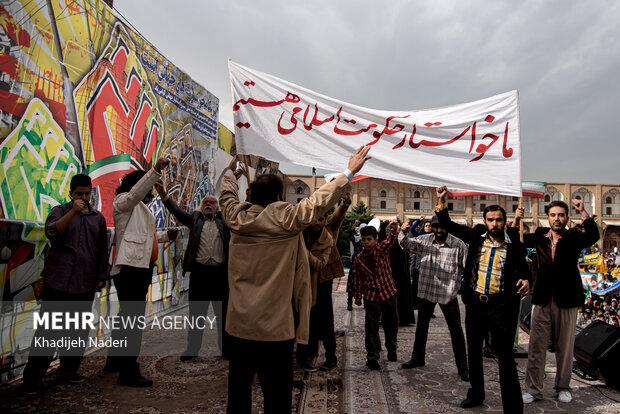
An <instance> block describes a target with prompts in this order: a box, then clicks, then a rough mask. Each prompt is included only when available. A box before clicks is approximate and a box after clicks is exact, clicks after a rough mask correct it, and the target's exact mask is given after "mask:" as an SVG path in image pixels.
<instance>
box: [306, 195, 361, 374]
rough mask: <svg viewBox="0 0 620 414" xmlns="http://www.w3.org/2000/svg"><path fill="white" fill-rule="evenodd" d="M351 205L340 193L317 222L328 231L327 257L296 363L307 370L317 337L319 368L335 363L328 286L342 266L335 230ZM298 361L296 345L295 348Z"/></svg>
mask: <svg viewBox="0 0 620 414" xmlns="http://www.w3.org/2000/svg"><path fill="white" fill-rule="evenodd" d="M350 205H351V194H350V193H347V194H345V195H344V197H342V202H341V203H340V205H339V206H338V208H337V209H336V210H335V211H334V212H333V213H332V214H330V215H329V216H328V217H327V218H326V219H325V220H323V221H322V223H317V224H321V225H322V228H323V232H324V233H328V234H329V235H331V238H332V244H331V246H330V252H331V253H330V254H329V259H328V261H327V264H326V266H325V267H324V268H323V269H321V270H320V273H319V275H320V276H319V283H318V287H317V289H316V291H317V292H316V293H317V294H316V304H315V306H314V307H313V308H312V312H311V315H310V340H309V344H308V347H307V349H306V351H307V352H306V354H305V355H304V357H305V360H304V361H303V362H301V363H300V365H301V366H302V367H303V368H304V369H306V370H309V371H316V367H315V366H314V364H313V363H312V361H311V360H312V359H313V358H314V357H316V356H317V355H318V353H319V340H320V341H323V347H324V348H325V362H324V363H323V365H321V369H322V370H330V369H332V368H335V367H336V366H337V365H338V359H337V358H336V336H335V334H334V308H333V302H332V289H333V282H334V279H336V278H339V277H343V276H344V266H343V265H342V259H341V258H340V253H339V252H338V248H337V243H338V233H339V231H340V226H341V225H342V222H343V221H344V217H345V215H346V214H347V210H348V209H349V206H350ZM297 353H298V356H297V358H298V361H299V347H298V348H297Z"/></svg>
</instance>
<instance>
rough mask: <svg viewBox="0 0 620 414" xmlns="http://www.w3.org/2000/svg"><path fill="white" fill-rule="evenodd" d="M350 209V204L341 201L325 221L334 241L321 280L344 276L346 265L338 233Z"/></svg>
mask: <svg viewBox="0 0 620 414" xmlns="http://www.w3.org/2000/svg"><path fill="white" fill-rule="evenodd" d="M348 209H349V206H348V205H345V204H344V203H340V205H339V206H338V208H337V209H336V211H334V212H333V213H332V214H330V215H329V217H327V220H326V222H325V229H326V230H327V231H328V232H329V234H330V235H331V236H332V239H333V243H332V248H331V254H330V255H329V260H328V262H327V265H326V266H325V268H324V269H323V271H322V272H321V280H320V281H319V282H326V281H328V280H332V279H336V278H338V277H343V276H344V266H343V265H342V259H341V258H340V252H339V251H338V233H339V232H340V226H342V222H343V221H344V217H345V216H346V215H347V210H348Z"/></svg>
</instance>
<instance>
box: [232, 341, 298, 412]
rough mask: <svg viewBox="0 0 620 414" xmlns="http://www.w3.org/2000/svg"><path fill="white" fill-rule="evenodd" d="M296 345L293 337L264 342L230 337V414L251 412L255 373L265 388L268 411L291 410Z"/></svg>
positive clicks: (266, 410) (264, 393) (266, 408)
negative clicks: (294, 348) (294, 345)
mask: <svg viewBox="0 0 620 414" xmlns="http://www.w3.org/2000/svg"><path fill="white" fill-rule="evenodd" d="M293 344H294V339H289V340H287V341H278V342H265V341H251V340H248V339H241V338H237V337H235V336H232V335H231V336H230V361H229V365H228V406H227V409H226V412H227V413H229V414H245V413H250V412H251V408H252V382H253V380H254V375H255V374H258V380H259V381H260V385H261V388H262V389H263V395H264V398H265V414H271V413H278V414H279V413H290V412H291V405H292V402H293Z"/></svg>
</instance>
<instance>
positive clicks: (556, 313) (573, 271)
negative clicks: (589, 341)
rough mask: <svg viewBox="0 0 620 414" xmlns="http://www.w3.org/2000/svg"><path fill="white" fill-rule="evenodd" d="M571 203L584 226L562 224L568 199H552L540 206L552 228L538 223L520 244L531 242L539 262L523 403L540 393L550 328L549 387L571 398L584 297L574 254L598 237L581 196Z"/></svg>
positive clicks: (520, 211) (518, 216)
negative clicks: (552, 370) (553, 366)
mask: <svg viewBox="0 0 620 414" xmlns="http://www.w3.org/2000/svg"><path fill="white" fill-rule="evenodd" d="M573 204H574V206H575V209H576V210H577V212H578V213H579V214H580V215H581V217H582V219H583V228H584V231H581V230H579V229H577V228H571V229H568V230H567V229H566V224H567V223H568V220H569V210H568V205H567V204H566V203H565V202H563V201H552V202H551V203H550V204H549V205H547V206H546V207H545V212H546V213H547V216H548V219H549V226H550V227H551V228H549V227H540V228H538V229H536V232H535V233H534V234H526V235H524V240H523V242H524V244H525V246H526V247H535V248H536V254H537V260H536V261H537V267H538V273H537V275H536V282H535V283H534V296H533V297H532V305H533V306H532V326H531V330H530V345H529V349H528V359H527V372H526V374H525V388H526V392H525V393H524V394H523V402H524V403H526V404H529V403H531V402H533V401H534V400H542V398H543V393H542V389H543V377H544V375H545V359H546V354H547V345H548V343H549V338H550V337H551V332H553V334H554V338H553V344H554V346H555V359H556V367H557V372H556V376H555V387H554V388H555V390H556V391H557V392H558V400H559V401H560V402H564V403H568V402H570V401H571V400H572V396H571V393H570V377H571V373H572V368H573V347H574V345H575V326H576V320H577V308H579V307H581V306H583V304H584V302H585V295H584V293H583V285H582V282H581V275H580V274H579V267H578V261H579V255H580V254H581V250H583V249H585V248H586V247H589V246H591V245H593V244H594V243H596V241H597V240H598V239H599V231H598V228H597V227H596V223H595V222H594V219H592V218H590V216H589V215H588V213H587V212H586V210H585V208H584V206H583V201H581V200H573ZM522 217H523V209H518V211H517V214H516V217H515V223H516V224H518V222H519V221H520V220H521V218H522Z"/></svg>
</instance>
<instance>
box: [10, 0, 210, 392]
mask: <svg viewBox="0 0 620 414" xmlns="http://www.w3.org/2000/svg"><path fill="white" fill-rule="evenodd" d="M218 106H219V100H218V98H216V97H215V96H214V95H213V94H211V93H210V92H209V91H207V90H206V89H205V88H204V87H202V86H201V85H199V84H197V83H196V82H195V81H194V80H192V78H191V77H190V76H189V75H188V74H186V73H184V72H183V71H182V70H180V69H179V68H177V67H176V66H174V64H173V63H171V62H170V61H168V60H167V59H166V57H165V56H163V55H162V54H161V53H160V52H159V51H158V50H157V49H156V48H155V47H154V46H153V45H151V44H150V43H149V42H148V41H147V40H146V39H144V38H143V37H142V36H141V35H139V34H138V33H137V32H136V31H134V30H133V29H132V28H130V27H128V26H127V25H126V24H125V23H124V22H122V21H121V20H120V19H119V18H118V16H116V15H115V14H114V13H113V11H112V9H110V8H109V7H108V6H107V5H106V4H105V3H104V2H103V1H101V0H78V1H75V0H54V1H52V0H34V1H32V0H17V1H13V2H3V4H2V5H0V293H1V297H0V301H2V308H1V312H2V314H1V316H2V321H1V323H2V325H1V326H0V334H1V335H2V336H1V337H0V341H1V343H2V350H1V351H2V354H1V355H0V375H1V378H2V380H7V379H10V378H11V377H14V376H15V375H17V374H18V373H19V371H20V367H21V366H22V365H23V363H24V362H25V360H26V358H27V351H28V347H29V346H30V343H29V338H28V332H27V331H28V330H27V329H24V326H26V325H27V323H25V321H27V320H28V318H31V313H32V310H33V309H36V302H34V300H35V299H37V298H38V295H39V293H40V286H41V280H40V272H41V270H42V268H43V264H44V261H45V253H46V251H47V249H48V241H47V240H46V238H45V234H44V231H43V223H44V221H45V218H46V217H47V215H48V213H49V211H50V210H51V209H52V207H53V206H55V205H58V204H62V203H64V202H66V201H68V199H69V198H68V193H69V182H70V179H71V177H72V176H73V175H74V174H76V173H80V172H84V173H87V174H89V175H90V176H91V178H92V180H93V187H94V188H93V190H94V191H93V199H92V205H93V206H94V207H96V208H97V209H99V210H100V211H101V212H102V213H103V214H104V216H105V217H106V221H107V223H108V226H109V227H110V230H109V233H110V236H112V234H113V226H114V223H113V221H112V200H113V198H114V195H115V190H116V187H118V185H119V179H120V178H121V177H122V176H124V175H125V174H127V173H128V172H130V171H132V170H136V169H149V168H151V166H152V165H153V164H154V163H155V162H156V161H157V159H158V158H160V157H167V158H170V159H171V161H172V163H171V167H170V168H169V169H168V170H167V171H166V174H165V175H164V177H163V180H164V182H165V184H166V187H167V188H168V190H169V193H170V196H171V197H172V198H173V199H174V200H175V201H176V202H177V203H178V204H179V205H180V206H181V207H182V208H184V209H186V210H192V209H194V208H196V207H197V206H198V205H199V202H200V200H201V199H202V197H203V196H204V195H207V194H211V193H212V192H213V186H214V180H215V154H216V151H217V135H218ZM150 208H151V210H152V211H153V213H154V214H155V215H156V217H157V218H158V226H159V227H170V226H176V223H175V222H174V220H173V218H171V217H170V216H169V215H168V214H167V213H166V211H165V209H163V208H162V204H161V202H160V200H159V199H158V198H156V200H155V201H154V202H153V204H152V205H151V206H150ZM183 244H184V243H183V242H182V238H180V239H179V242H177V243H172V244H170V245H168V244H166V245H165V246H163V245H162V246H160V257H159V259H158V267H157V270H156V271H155V272H154V279H153V280H154V283H153V285H152V290H151V292H150V293H149V298H151V300H152V301H153V302H157V301H163V302H166V300H167V298H170V297H172V296H175V297H176V300H178V299H179V291H180V290H183V286H180V282H179V280H178V279H177V272H180V271H181V270H180V269H181V266H180V263H179V262H180V260H181V257H182V253H183ZM175 292H176V293H175ZM105 293H106V292H104V294H103V295H102V297H103V296H105ZM100 300H101V299H100ZM95 306H97V304H95ZM30 335H31V333H30Z"/></svg>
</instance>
